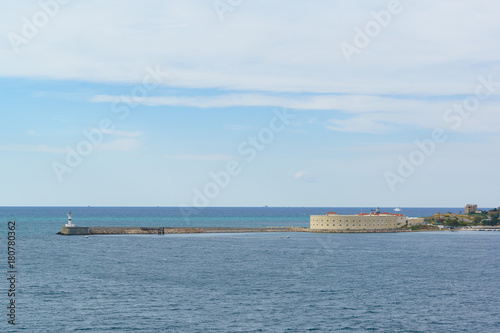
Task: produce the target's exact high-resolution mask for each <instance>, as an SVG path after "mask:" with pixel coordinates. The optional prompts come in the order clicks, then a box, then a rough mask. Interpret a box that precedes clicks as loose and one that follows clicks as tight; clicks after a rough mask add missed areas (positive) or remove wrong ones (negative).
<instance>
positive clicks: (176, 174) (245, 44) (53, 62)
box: [0, 0, 500, 207]
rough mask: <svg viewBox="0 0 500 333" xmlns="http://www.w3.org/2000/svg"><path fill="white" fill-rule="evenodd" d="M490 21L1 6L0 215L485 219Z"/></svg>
mask: <svg viewBox="0 0 500 333" xmlns="http://www.w3.org/2000/svg"><path fill="white" fill-rule="evenodd" d="M221 3H222V5H221ZM229 3H232V5H230V4H229ZM499 11H500V5H498V4H497V3H496V2H494V1H486V0H482V1H479V2H474V3H471V2H470V1H451V0H450V1H440V2H439V3H437V4H436V3H434V2H431V1H419V2H412V1H403V0H401V1H357V2H355V3H354V2H353V3H346V2H344V1H326V0H325V1H317V2H314V4H311V3H307V2H302V1H275V2H273V3H272V4H269V3H268V2H265V1H258V0H256V1H242V2H226V1H225V0H221V1H218V0H217V1H204V2H201V1H194V0H193V1H191V0H184V1H156V0H149V1H144V2H140V3H135V2H129V1H109V2H107V3H106V5H103V4H101V3H100V2H97V1H93V0H91V1H86V2H85V3H80V2H68V3H65V2H63V1H57V0H46V1H41V2H38V1H25V2H23V3H22V4H20V3H13V2H10V3H8V4H6V5H5V10H4V11H3V12H2V13H1V14H0V22H1V23H0V35H1V36H2V38H1V41H0V89H1V95H0V100H1V102H2V109H1V110H0V117H1V120H2V131H1V132H0V156H2V163H1V164H0V174H1V175H3V176H2V183H1V185H2V197H1V202H2V205H55V206H59V205H93V206H97V205H101V206H107V205H113V206H130V205H132V206H179V205H187V206H191V205H208V206H262V205H269V206H379V205H380V206H389V207H390V206H398V205H399V206H451V207H459V206H462V205H465V204H466V203H477V204H478V205H479V206H482V207H497V206H499V196H498V187H499V181H498V163H499V160H500V158H499V156H500V155H499V150H500V148H499V145H498V142H499V134H498V133H499V123H500V122H499V121H500V113H499V106H500V103H499V102H500V99H499V97H498V96H499V92H500V71H499V68H500V66H499V64H500V62H499V60H498V57H499V55H500V46H499V45H498V43H497V42H496V41H497V37H498V34H499V32H500V23H499V22H498V20H497V17H498V12H499ZM30 27H31V30H30ZM370 29H372V30H370ZM346 45H348V46H347V49H346ZM354 49H355V50H356V51H355V52H351V53H349V52H350V51H349V50H351V51H352V50H354ZM346 50H347V51H346ZM460 110H461V111H460ZM103 123H104V124H106V126H104V127H106V128H104V127H102V126H101V125H102V124H103ZM85 133H87V134H88V133H91V134H92V135H94V136H93V138H94V139H95V141H94V142H92V140H91V139H89V136H88V135H86V134H85ZM433 133H434V134H433ZM90 137H91V138H92V136H90ZM79 149H80V150H79ZM85 149H87V150H85ZM73 152H76V154H77V155H78V156H76V157H75V156H74V154H75V153H73ZM230 171H231V172H230ZM214 175H216V176H214ZM217 175H218V176H217Z"/></svg>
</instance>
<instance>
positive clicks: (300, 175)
mask: <svg viewBox="0 0 500 333" xmlns="http://www.w3.org/2000/svg"><path fill="white" fill-rule="evenodd" d="M293 178H295V179H298V180H301V181H304V182H306V183H315V182H316V179H315V178H314V177H313V176H312V175H311V174H310V173H309V172H306V171H298V172H296V173H295V175H294V176H293Z"/></svg>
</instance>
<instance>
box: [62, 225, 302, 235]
mask: <svg viewBox="0 0 500 333" xmlns="http://www.w3.org/2000/svg"><path fill="white" fill-rule="evenodd" d="M301 231H309V229H308V228H300V227H265V228H231V227H228V228H184V227H182V228H178V227H67V226H63V227H62V230H61V231H60V232H58V234H59V235H65V236H70V235H141V234H157V235H165V234H201V233H250V232H301Z"/></svg>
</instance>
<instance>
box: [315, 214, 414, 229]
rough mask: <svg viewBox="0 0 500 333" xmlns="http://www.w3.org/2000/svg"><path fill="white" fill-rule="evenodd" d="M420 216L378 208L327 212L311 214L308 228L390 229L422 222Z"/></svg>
mask: <svg viewBox="0 0 500 333" xmlns="http://www.w3.org/2000/svg"><path fill="white" fill-rule="evenodd" d="M423 223H424V219H423V218H421V217H407V216H405V215H403V214H391V213H387V212H383V213H381V212H380V210H379V209H377V210H376V211H372V212H371V213H361V214H357V215H339V214H337V213H335V212H329V213H326V214H325V215H311V220H310V228H311V229H317V230H339V231H340V230H390V229H398V228H401V227H403V226H405V227H406V226H412V225H417V224H423Z"/></svg>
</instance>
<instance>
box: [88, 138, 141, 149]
mask: <svg viewBox="0 0 500 333" xmlns="http://www.w3.org/2000/svg"><path fill="white" fill-rule="evenodd" d="M140 145H141V141H139V140H133V139H117V140H113V141H110V142H106V143H103V144H101V145H99V146H97V147H96V149H98V150H107V151H122V152H128V151H135V150H137V149H139V147H140Z"/></svg>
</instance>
